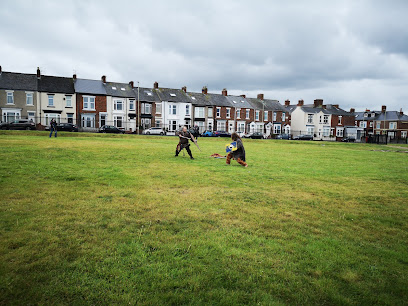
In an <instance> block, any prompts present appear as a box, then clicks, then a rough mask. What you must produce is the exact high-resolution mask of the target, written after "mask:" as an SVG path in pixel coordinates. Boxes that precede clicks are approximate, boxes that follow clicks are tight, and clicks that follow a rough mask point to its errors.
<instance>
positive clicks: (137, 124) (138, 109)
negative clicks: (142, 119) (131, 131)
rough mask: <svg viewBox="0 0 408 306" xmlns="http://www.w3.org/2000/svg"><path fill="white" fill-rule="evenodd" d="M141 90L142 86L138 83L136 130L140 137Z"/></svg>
mask: <svg viewBox="0 0 408 306" xmlns="http://www.w3.org/2000/svg"><path fill="white" fill-rule="evenodd" d="M139 90H140V86H139V81H137V114H136V130H137V134H138V135H139V113H140V107H139V105H140V101H139Z"/></svg>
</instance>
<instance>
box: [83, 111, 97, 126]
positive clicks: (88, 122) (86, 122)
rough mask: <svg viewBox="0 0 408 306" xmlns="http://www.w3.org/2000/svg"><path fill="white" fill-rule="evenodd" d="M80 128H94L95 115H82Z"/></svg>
mask: <svg viewBox="0 0 408 306" xmlns="http://www.w3.org/2000/svg"><path fill="white" fill-rule="evenodd" d="M82 127H85V128H94V127H95V115H94V114H82Z"/></svg>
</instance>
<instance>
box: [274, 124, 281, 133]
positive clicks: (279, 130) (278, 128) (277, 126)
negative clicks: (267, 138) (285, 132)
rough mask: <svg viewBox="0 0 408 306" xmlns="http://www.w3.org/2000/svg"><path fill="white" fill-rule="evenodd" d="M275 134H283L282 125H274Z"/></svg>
mask: <svg viewBox="0 0 408 306" xmlns="http://www.w3.org/2000/svg"><path fill="white" fill-rule="evenodd" d="M273 133H274V134H280V133H281V125H280V124H274V125H273Z"/></svg>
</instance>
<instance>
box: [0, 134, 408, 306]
mask: <svg viewBox="0 0 408 306" xmlns="http://www.w3.org/2000/svg"><path fill="white" fill-rule="evenodd" d="M45 136H47V133H44V132H9V131H7V132H1V134H0V192H1V194H0V214H1V215H0V304H16V305H17V304H115V303H116V304H125V303H126V304H128V303H130V304H134V303H139V304H157V305H162V304H212V305H214V304H257V303H258V304H261V305H270V304H277V305H280V304H366V305H371V304H389V305H402V304H406V303H407V300H408V293H407V290H408V289H407V288H408V246H407V245H408V244H407V243H408V219H407V217H408V189H407V187H408V154H407V153H404V146H402V147H401V146H399V147H391V146H377V145H364V144H344V143H327V142H291V141H273V140H266V141H263V140H244V145H245V149H246V152H247V162H248V164H249V167H248V168H243V167H242V166H239V165H238V164H237V163H236V162H235V161H233V162H232V165H231V166H226V165H225V160H224V159H213V158H210V157H209V156H210V155H211V154H212V153H216V152H217V153H223V152H224V147H225V144H226V143H227V142H228V139H225V138H224V139H205V138H200V139H199V145H200V147H201V149H202V152H199V151H198V150H197V149H196V148H195V147H194V146H192V151H193V154H194V156H195V158H196V160H194V161H190V159H189V158H188V156H187V155H186V156H185V157H183V156H179V157H178V158H175V157H174V150H175V146H176V143H177V139H176V138H175V137H143V136H135V135H123V136H122V135H121V136H116V135H114V136H110V135H92V134H81V133H76V134H70V133H65V134H64V133H60V137H58V138H56V139H55V138H52V139H49V138H48V137H45ZM381 150H386V151H384V152H382V151H381Z"/></svg>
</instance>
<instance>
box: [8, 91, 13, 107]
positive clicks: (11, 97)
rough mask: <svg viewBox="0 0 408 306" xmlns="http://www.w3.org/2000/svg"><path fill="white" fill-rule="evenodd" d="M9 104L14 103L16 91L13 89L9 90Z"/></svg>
mask: <svg viewBox="0 0 408 306" xmlns="http://www.w3.org/2000/svg"><path fill="white" fill-rule="evenodd" d="M7 104H14V92H13V91H8V92H7Z"/></svg>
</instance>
